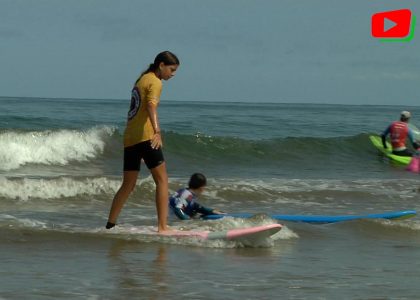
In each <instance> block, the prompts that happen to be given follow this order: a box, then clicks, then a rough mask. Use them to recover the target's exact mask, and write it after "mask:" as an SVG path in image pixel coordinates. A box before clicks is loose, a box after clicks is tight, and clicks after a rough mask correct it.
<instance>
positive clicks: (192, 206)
mask: <svg viewBox="0 0 420 300" xmlns="http://www.w3.org/2000/svg"><path fill="white" fill-rule="evenodd" d="M196 199H197V197H196V196H195V195H194V193H192V192H191V191H190V190H188V189H186V188H184V189H180V190H179V191H178V192H176V193H175V194H173V195H172V196H171V197H170V198H169V207H170V208H171V210H172V211H173V212H174V214H175V215H176V216H177V217H178V218H179V219H181V220H189V219H191V218H193V217H194V216H196V215H197V214H201V215H211V214H212V213H213V209H211V208H207V207H204V206H202V205H200V204H199V203H198V202H197V201H196Z"/></svg>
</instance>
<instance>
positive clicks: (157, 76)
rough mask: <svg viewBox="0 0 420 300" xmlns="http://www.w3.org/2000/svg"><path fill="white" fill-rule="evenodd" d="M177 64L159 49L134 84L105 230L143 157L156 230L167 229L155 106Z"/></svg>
mask: <svg viewBox="0 0 420 300" xmlns="http://www.w3.org/2000/svg"><path fill="white" fill-rule="evenodd" d="M178 66H179V60H178V58H177V57H176V55H175V54H173V53H171V52H169V51H164V52H161V53H159V54H158V55H157V56H156V58H155V61H154V62H153V64H150V66H149V68H148V69H147V70H146V71H144V72H143V73H142V74H141V75H140V77H139V78H138V79H137V81H136V83H135V85H134V88H133V90H132V92H131V105H130V109H129V111H128V118H127V126H126V129H125V132H124V176H123V182H122V185H121V187H120V189H119V190H118V192H117V193H116V194H115V196H114V200H113V201H112V206H111V210H110V212H109V217H108V222H107V224H106V228H107V229H110V228H112V227H114V226H115V223H116V221H117V218H118V215H119V214H120V211H121V209H122V207H123V205H124V203H125V201H126V200H127V198H128V196H129V195H130V194H131V192H132V191H133V189H134V187H135V186H136V182H137V177H138V174H139V172H140V163H141V160H143V161H144V162H145V164H146V166H147V168H148V169H149V170H150V172H151V173H152V177H153V180H154V181H155V184H156V196H155V197H156V209H157V215H158V231H159V232H164V231H166V230H168V228H167V224H166V222H167V216H168V202H167V201H168V198H167V197H168V175H167V172H166V164H165V160H164V157H163V152H162V137H161V131H160V125H159V120H158V114H157V107H158V105H159V98H160V94H161V91H162V79H163V80H169V79H171V78H172V77H173V76H175V73H176V70H177V68H178Z"/></svg>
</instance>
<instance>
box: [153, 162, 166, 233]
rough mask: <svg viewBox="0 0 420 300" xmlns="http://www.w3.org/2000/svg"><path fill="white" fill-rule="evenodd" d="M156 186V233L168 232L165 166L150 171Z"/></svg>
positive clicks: (163, 164)
mask: <svg viewBox="0 0 420 300" xmlns="http://www.w3.org/2000/svg"><path fill="white" fill-rule="evenodd" d="M150 172H151V173H152V176H153V180H154V181H155V184H156V210H157V215H158V231H159V232H164V231H167V230H169V228H168V226H167V218H168V174H167V173H166V164H165V163H162V164H160V165H159V166H157V167H156V168H153V169H151V170H150Z"/></svg>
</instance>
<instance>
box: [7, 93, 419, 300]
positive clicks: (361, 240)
mask: <svg viewBox="0 0 420 300" xmlns="http://www.w3.org/2000/svg"><path fill="white" fill-rule="evenodd" d="M128 108H129V100H88V99H43V98H7V97H1V98H0V257H1V260H0V299H1V300H4V299H419V295H420V286H419V278H420V259H419V255H420V220H419V218H418V217H414V218H411V219H407V220H401V221H387V220H359V221H351V222H342V223H337V224H325V225H314V224H304V223H293V222H281V223H282V224H283V225H284V227H283V229H282V230H281V231H280V232H279V233H278V234H276V235H275V236H273V238H271V239H270V240H267V241H265V242H264V243H262V244H251V245H249V244H247V245H246V244H243V243H241V242H234V241H207V242H204V241H199V240H196V239H175V238H173V239H171V238H162V237H153V236H152V237H151V236H147V235H143V234H139V233H138V231H136V230H137V229H139V228H140V229H144V230H153V229H154V226H156V210H155V204H154V188H155V187H154V183H153V180H152V179H151V177H150V173H149V172H148V170H147V168H146V167H145V166H144V165H143V166H142V170H141V174H140V178H139V180H138V183H137V187H136V189H135V191H134V192H133V194H132V195H131V196H130V198H129V200H128V202H127V203H126V205H125V207H124V209H123V211H122V213H121V215H120V217H119V220H118V226H117V228H115V229H113V230H105V229H104V225H105V223H106V220H107V216H108V212H109V207H110V204H111V201H112V198H113V196H114V194H115V192H116V191H117V189H118V188H119V186H120V183H121V178H122V177H121V175H122V150H123V146H122V138H123V132H124V126H125V122H126V115H127V112H128ZM401 110H409V111H411V113H412V115H413V118H412V119H413V120H412V123H413V124H415V125H420V107H406V106H376V105H375V106H374V105H326V104H325V105H322V104H272V103H271V104H270V103H266V104H264V103H252V104H251V103H241V102H229V103H226V102H224V103H221V102H179V101H171V100H165V99H163V100H162V101H161V105H160V107H159V118H160V123H161V127H162V129H163V139H164V148H163V149H164V154H165V159H166V162H167V168H168V173H169V178H170V192H174V191H175V190H177V189H178V188H181V187H184V186H185V185H186V184H187V182H188V178H189V176H190V175H191V174H192V173H194V172H202V173H204V174H205V175H206V176H207V178H208V187H207V191H206V192H205V194H204V195H203V196H202V197H201V198H200V203H201V204H203V205H205V206H209V207H213V208H217V209H220V210H223V211H226V212H232V213H239V212H250V213H255V214H257V215H256V216H255V217H254V218H251V219H234V218H225V219H222V220H217V221H202V220H193V221H185V222H180V221H175V220H171V225H172V226H173V227H174V228H178V229H192V230H213V231H214V230H225V229H230V228H238V227H244V226H251V225H261V224H269V223H274V222H279V221H275V220H272V219H271V218H269V217H268V216H267V215H269V214H292V215H293V214H300V215H302V214H303V215H348V214H358V215H363V214H371V213H381V212H390V211H399V210H420V194H419V188H420V180H419V179H420V177H419V175H418V174H413V173H410V172H408V171H406V170H405V167H404V166H401V165H398V164H395V163H392V162H391V161H389V160H388V159H386V158H385V157H383V156H381V155H380V154H378V152H377V150H376V149H375V148H374V147H373V146H372V145H371V143H370V141H369V135H371V134H379V133H381V132H382V131H383V130H384V129H385V128H386V126H388V125H389V123H390V122H391V121H394V120H396V119H397V118H398V116H399V112H400V111H401ZM416 123H417V124H416Z"/></svg>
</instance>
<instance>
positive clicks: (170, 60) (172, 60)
mask: <svg viewBox="0 0 420 300" xmlns="http://www.w3.org/2000/svg"><path fill="white" fill-rule="evenodd" d="M160 63H163V64H164V65H166V66H167V65H179V59H178V57H176V55H175V54H173V53H172V52H170V51H163V52H161V53H159V54H158V55H156V57H155V61H154V62H153V63H152V64H150V65H149V67H148V68H147V69H146V70H144V71H143V72H142V73H141V75H140V77H139V78H138V79H137V80H136V83H137V82H138V81H139V80H140V78H141V77H142V76H143V75H144V74H147V73H149V72H154V71H156V70H157V68H159V65H160Z"/></svg>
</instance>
